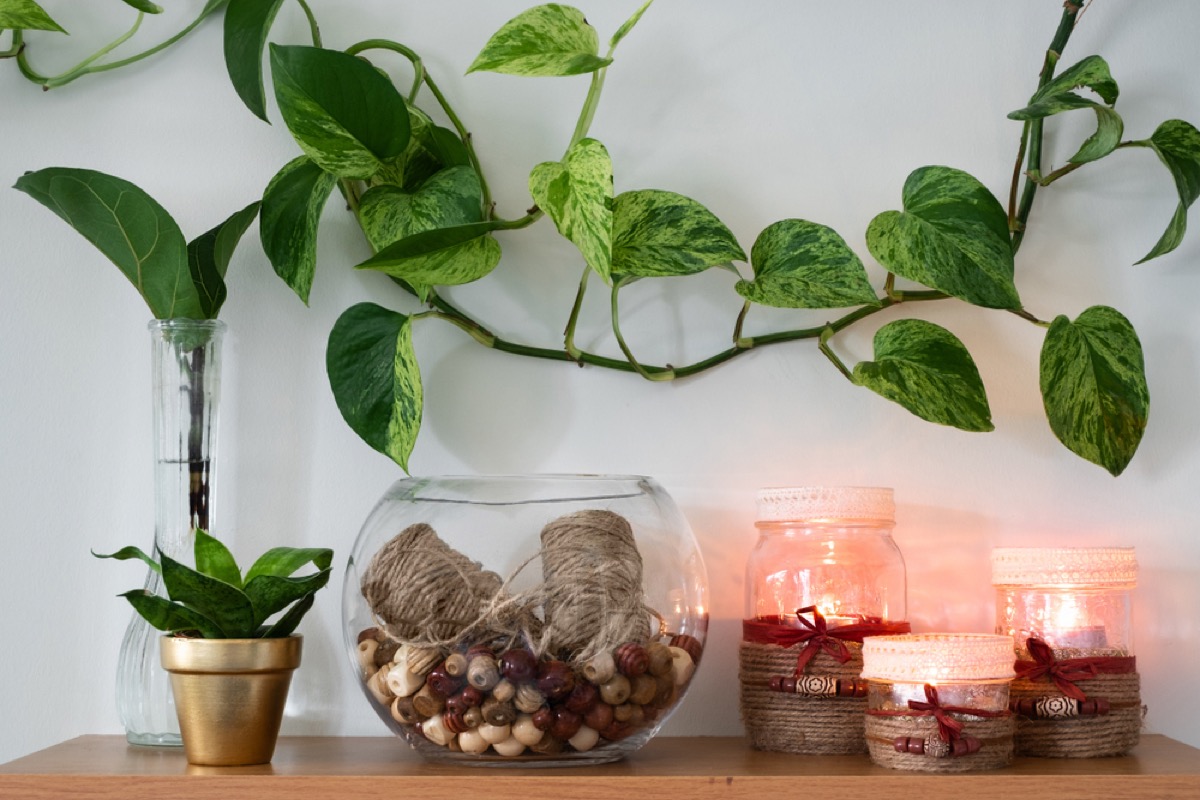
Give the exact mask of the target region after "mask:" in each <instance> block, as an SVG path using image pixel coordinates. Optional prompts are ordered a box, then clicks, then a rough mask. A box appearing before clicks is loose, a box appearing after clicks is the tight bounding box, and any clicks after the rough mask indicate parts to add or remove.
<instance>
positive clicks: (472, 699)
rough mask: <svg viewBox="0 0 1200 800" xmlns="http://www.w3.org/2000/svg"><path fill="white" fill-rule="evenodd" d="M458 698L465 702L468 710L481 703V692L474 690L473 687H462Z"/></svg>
mask: <svg viewBox="0 0 1200 800" xmlns="http://www.w3.org/2000/svg"><path fill="white" fill-rule="evenodd" d="M459 696H461V697H462V698H463V700H465V701H466V703H467V707H468V708H473V707H475V706H477V705H479V704H481V703H482V702H483V692H481V691H479V690H478V689H476V688H475V687H474V686H464V687H463V688H462V691H461V692H459Z"/></svg>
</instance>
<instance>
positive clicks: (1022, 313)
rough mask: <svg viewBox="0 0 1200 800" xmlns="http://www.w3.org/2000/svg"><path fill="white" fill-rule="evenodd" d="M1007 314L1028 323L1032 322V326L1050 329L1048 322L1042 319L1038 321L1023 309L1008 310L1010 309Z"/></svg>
mask: <svg viewBox="0 0 1200 800" xmlns="http://www.w3.org/2000/svg"><path fill="white" fill-rule="evenodd" d="M1008 313H1010V314H1012V315H1013V316H1017V317H1020V318H1021V319H1023V320H1026V321H1028V322H1032V323H1033V324H1034V325H1037V326H1038V327H1041V328H1049V327H1050V323H1049V322H1046V321H1045V320H1042V319H1038V318H1037V317H1035V316H1034V315H1033V314H1031V313H1029V312H1028V311H1026V310H1025V309H1023V308H1010V309H1008Z"/></svg>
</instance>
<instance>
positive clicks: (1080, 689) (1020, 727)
mask: <svg viewBox="0 0 1200 800" xmlns="http://www.w3.org/2000/svg"><path fill="white" fill-rule="evenodd" d="M992 583H993V584H994V585H995V587H996V632H997V633H1004V634H1008V635H1011V636H1012V637H1013V639H1014V642H1015V646H1016V655H1017V659H1018V660H1017V665H1016V669H1017V680H1016V681H1015V682H1014V683H1013V688H1012V710H1013V711H1014V712H1015V713H1016V714H1017V738H1016V748H1017V753H1018V754H1019V755H1028V756H1047V757H1052V758H1093V757H1097V756H1114V755H1123V754H1125V753H1127V752H1129V750H1130V749H1132V748H1133V747H1134V745H1136V744H1137V743H1138V738H1139V734H1140V731H1141V721H1142V703H1141V693H1140V681H1139V677H1138V674H1137V665H1136V661H1135V660H1134V655H1133V628H1132V625H1131V619H1130V618H1131V614H1130V611H1131V598H1130V594H1131V592H1132V590H1133V588H1134V587H1135V586H1136V584H1137V559H1136V557H1135V555H1134V550H1133V548H1132V547H1058V548H1045V547H999V548H996V549H995V550H993V551H992Z"/></svg>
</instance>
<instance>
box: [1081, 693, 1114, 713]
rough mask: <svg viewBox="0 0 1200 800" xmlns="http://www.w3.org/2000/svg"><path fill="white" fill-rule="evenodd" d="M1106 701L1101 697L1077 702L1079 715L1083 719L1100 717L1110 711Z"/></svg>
mask: <svg viewBox="0 0 1200 800" xmlns="http://www.w3.org/2000/svg"><path fill="white" fill-rule="evenodd" d="M1111 708H1112V706H1111V705H1109V702H1108V700H1106V699H1105V698H1103V697H1091V698H1088V699H1087V700H1080V701H1079V714H1080V716H1084V717H1093V716H1095V717H1102V716H1104V715H1106V714H1108V712H1109V711H1110V710H1111Z"/></svg>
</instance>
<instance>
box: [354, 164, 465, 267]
mask: <svg viewBox="0 0 1200 800" xmlns="http://www.w3.org/2000/svg"><path fill="white" fill-rule="evenodd" d="M481 201H482V190H481V189H480V185H479V176H478V175H477V174H476V173H475V170H473V169H471V168H470V167H451V168H449V169H444V170H442V171H440V172H438V173H437V174H435V175H434V176H433V177H431V178H429V180H427V181H425V183H424V184H422V185H421V187H420V188H418V189H417V190H416V191H414V192H406V191H404V190H402V189H400V188H399V187H396V186H375V187H373V188H371V189H368V190H367V191H366V193H364V194H363V196H362V198H361V199H360V200H359V221H360V222H361V223H362V227H363V231H364V232H365V233H366V235H367V239H368V240H369V241H370V242H371V246H372V247H374V248H375V249H376V250H382V249H384V248H385V247H387V246H388V245H390V244H392V243H393V242H397V241H399V240H401V239H403V238H405V237H406V236H412V235H413V234H414V233H420V232H422V231H428V230H433V229H435V228H449V227H453V226H455V225H465V224H467V223H469V222H479V221H480V220H482V219H483V210H482V208H481V207H480V203H481Z"/></svg>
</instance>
